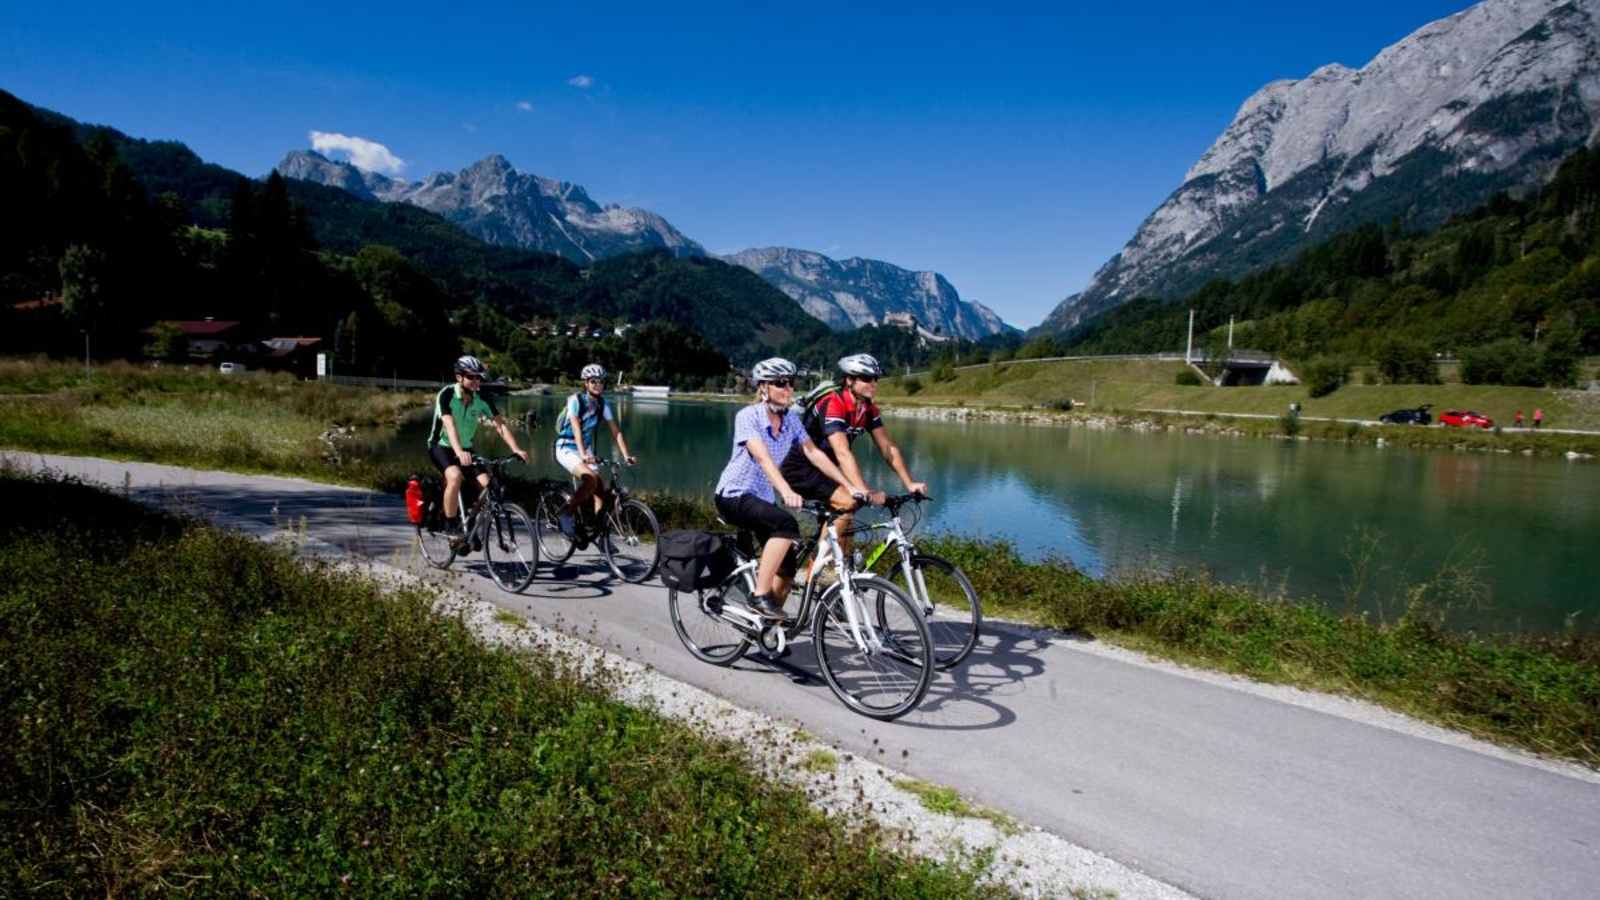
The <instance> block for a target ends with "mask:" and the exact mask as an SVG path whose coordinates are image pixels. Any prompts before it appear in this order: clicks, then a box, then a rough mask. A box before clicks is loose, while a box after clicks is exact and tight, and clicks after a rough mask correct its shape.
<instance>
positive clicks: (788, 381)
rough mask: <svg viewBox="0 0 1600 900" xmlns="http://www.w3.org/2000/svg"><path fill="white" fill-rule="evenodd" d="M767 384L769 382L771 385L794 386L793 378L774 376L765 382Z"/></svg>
mask: <svg viewBox="0 0 1600 900" xmlns="http://www.w3.org/2000/svg"><path fill="white" fill-rule="evenodd" d="M767 384H770V385H772V386H773V387H781V388H792V387H794V379H793V378H774V379H772V380H771V381H769V382H767Z"/></svg>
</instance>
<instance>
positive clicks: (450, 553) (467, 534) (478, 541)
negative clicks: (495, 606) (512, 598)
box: [417, 456, 539, 593]
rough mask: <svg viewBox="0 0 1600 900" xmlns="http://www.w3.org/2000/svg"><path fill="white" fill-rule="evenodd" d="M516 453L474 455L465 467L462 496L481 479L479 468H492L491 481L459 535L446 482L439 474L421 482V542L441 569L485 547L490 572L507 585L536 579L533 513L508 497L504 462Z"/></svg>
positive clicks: (516, 589)
mask: <svg viewBox="0 0 1600 900" xmlns="http://www.w3.org/2000/svg"><path fill="white" fill-rule="evenodd" d="M516 461H517V457H515V456H505V457H500V458H498V459H485V458H484V457H481V456H474V457H473V458H472V465H470V466H466V467H464V468H463V469H462V475H463V476H464V477H463V479H462V482H463V483H462V488H461V489H462V495H463V496H462V497H461V500H462V502H465V500H466V496H465V495H466V493H467V491H468V490H470V489H472V488H476V487H477V486H478V485H477V473H478V472H479V471H485V472H488V473H489V487H488V488H486V489H483V490H481V491H479V493H478V496H477V499H475V500H474V501H473V503H472V506H471V508H470V509H468V510H467V520H466V524H465V526H464V527H463V529H462V534H461V535H460V536H459V537H458V538H452V537H451V535H450V533H449V531H448V530H447V529H446V526H447V524H448V523H447V522H446V520H445V515H444V485H443V483H442V482H440V481H439V479H437V478H429V479H426V480H424V481H423V483H422V495H423V501H422V503H423V505H422V522H421V523H419V524H418V525H417V547H418V548H419V549H420V550H421V551H422V558H423V559H426V560H427V561H428V564H429V565H431V566H433V567H434V568H437V569H447V568H449V567H450V564H451V563H452V562H454V561H455V558H456V557H457V556H465V555H466V554H468V553H474V552H477V551H479V550H482V551H483V558H484V561H485V562H487V563H488V566H489V577H491V578H493V579H494V583H495V584H498V585H500V587H501V588H502V589H504V590H507V591H511V592H512V593H520V592H521V591H523V590H524V589H525V588H527V586H528V584H529V583H530V582H532V581H533V574H534V572H535V570H537V569H538V567H539V540H538V532H537V530H536V529H535V528H534V527H533V519H531V518H529V516H528V513H527V511H526V510H524V509H523V508H522V507H520V506H518V505H517V504H515V503H512V502H510V501H508V500H507V499H506V478H505V467H506V466H507V465H508V464H510V463H513V462H516Z"/></svg>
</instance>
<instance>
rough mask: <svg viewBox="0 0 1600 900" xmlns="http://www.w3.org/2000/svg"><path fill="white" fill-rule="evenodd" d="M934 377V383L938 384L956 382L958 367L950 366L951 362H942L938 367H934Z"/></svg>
mask: <svg viewBox="0 0 1600 900" xmlns="http://www.w3.org/2000/svg"><path fill="white" fill-rule="evenodd" d="M932 376H933V380H934V381H937V382H940V383H943V382H946V381H955V380H956V367H955V366H952V365H950V361H949V360H945V361H944V362H941V363H939V364H938V365H936V366H934V367H933V372H932Z"/></svg>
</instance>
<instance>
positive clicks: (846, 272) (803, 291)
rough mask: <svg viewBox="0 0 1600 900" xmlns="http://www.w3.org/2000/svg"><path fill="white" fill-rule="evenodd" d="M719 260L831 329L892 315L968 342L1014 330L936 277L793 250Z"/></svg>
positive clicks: (745, 253)
mask: <svg viewBox="0 0 1600 900" xmlns="http://www.w3.org/2000/svg"><path fill="white" fill-rule="evenodd" d="M723 259H724V260H725V261H727V262H730V263H733V264H734V265H739V266H743V267H745V268H747V269H749V270H750V271H752V272H755V273H756V274H757V275H760V276H761V277H762V278H764V279H765V280H766V281H767V282H768V283H769V284H771V285H773V286H774V287H776V288H778V290H780V291H783V292H784V293H785V294H788V295H789V296H790V297H791V298H793V299H794V301H795V302H796V303H799V304H800V306H801V307H802V308H804V309H805V311H806V312H808V313H810V314H811V315H813V316H815V317H816V318H818V319H821V320H822V321H823V322H825V323H827V325H828V326H829V327H830V328H833V329H835V330H848V329H851V328H859V327H861V326H863V325H878V324H882V322H883V321H884V317H885V316H887V315H889V314H890V313H911V314H912V315H914V316H916V317H917V321H918V322H920V323H922V325H923V326H924V327H925V328H928V329H930V330H937V331H939V332H940V333H942V334H947V335H954V336H958V337H965V338H970V339H972V340H979V339H981V338H985V337H988V336H989V335H992V334H998V333H1000V332H1002V331H1008V330H1010V331H1014V330H1015V329H1013V328H1011V326H1009V325H1006V324H1005V323H1004V322H1002V321H1001V320H1000V317H999V316H998V315H996V314H995V313H994V311H993V310H991V309H989V308H988V307H986V306H984V305H983V304H981V303H974V302H971V301H966V300H962V299H961V295H960V294H958V293H957V292H956V289H955V287H953V286H952V285H951V284H950V282H949V281H947V280H945V278H944V276H942V275H940V274H939V273H937V272H912V271H909V270H907V269H902V268H900V267H899V266H896V265H893V264H891V263H886V262H883V261H881V260H875V259H863V258H861V257H859V256H852V257H850V258H849V259H845V260H834V259H830V258H829V257H827V256H824V255H822V254H821V253H816V252H814V251H811V250H797V249H794V248H792V247H757V248H752V249H749V250H741V251H740V252H738V253H734V254H732V255H729V256H725V257H723Z"/></svg>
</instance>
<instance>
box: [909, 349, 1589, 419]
mask: <svg viewBox="0 0 1600 900" xmlns="http://www.w3.org/2000/svg"><path fill="white" fill-rule="evenodd" d="M1185 368H1186V366H1185V365H1184V364H1183V363H1181V362H1145V361H1137V360H1083V361H1062V362H1042V363H1030V362H1010V363H999V364H994V365H988V366H979V367H976V368H969V369H962V370H959V371H958V372H957V373H956V378H955V380H954V381H948V382H944V383H930V382H928V380H927V379H924V387H923V389H922V391H920V392H919V393H918V394H917V395H916V396H915V397H914V398H908V397H907V396H906V394H905V391H904V390H903V389H901V388H900V386H899V379H897V378H890V379H885V380H884V381H883V383H882V386H881V387H880V389H879V390H880V394H879V395H880V397H881V398H882V399H883V400H884V401H885V402H890V401H892V402H895V403H910V404H981V405H986V406H995V407H1014V408H1028V407H1035V406H1038V407H1043V406H1046V405H1048V404H1049V403H1050V402H1052V401H1055V400H1057V399H1060V398H1062V397H1066V398H1069V399H1072V400H1074V401H1075V402H1077V403H1079V404H1089V403H1090V401H1091V400H1093V406H1092V409H1095V410H1120V411H1127V412H1133V411H1137V410H1143V409H1182V410H1194V411H1197V412H1215V413H1253V414H1257V415H1271V416H1277V415H1280V414H1282V413H1283V412H1284V411H1285V410H1286V409H1287V408H1288V406H1289V403H1290V401H1299V402H1300V404H1301V406H1302V407H1303V409H1302V411H1301V414H1302V415H1305V416H1312V417H1328V418H1357V419H1376V418H1377V417H1378V416H1380V415H1382V414H1384V413H1386V412H1389V411H1390V410H1394V409H1400V408H1403V407H1409V406H1417V405H1418V404H1421V403H1432V404H1433V405H1434V409H1435V412H1439V411H1443V410H1445V409H1473V410H1477V411H1478V412H1481V413H1484V414H1485V415H1488V416H1490V417H1492V418H1493V419H1495V420H1496V421H1497V422H1504V423H1506V424H1509V423H1510V422H1511V420H1512V417H1513V415H1514V414H1515V413H1516V411H1517V410H1518V409H1520V410H1522V412H1523V414H1524V416H1526V417H1528V418H1529V419H1530V420H1531V419H1532V416H1533V411H1534V409H1536V408H1543V409H1544V412H1545V425H1546V426H1547V427H1551V428H1577V429H1587V430H1600V395H1595V396H1592V397H1591V396H1589V395H1590V394H1591V393H1592V392H1588V391H1563V390H1552V389H1549V388H1519V387H1503V386H1500V385H1467V384H1442V385H1405V384H1402V385H1364V384H1347V385H1345V386H1344V387H1341V388H1339V389H1338V390H1337V391H1334V392H1333V393H1332V394H1329V395H1328V396H1326V397H1318V398H1315V399H1313V398H1311V397H1310V396H1309V395H1308V394H1307V392H1306V389H1305V388H1304V387H1302V386H1299V385H1283V386H1274V387H1230V388H1218V387H1210V386H1209V385H1204V386H1199V387H1184V386H1181V385H1178V384H1175V383H1174V378H1175V377H1176V375H1177V373H1178V372H1180V371H1183V370H1184V369H1185ZM1356 380H1358V381H1359V378H1357V379H1356Z"/></svg>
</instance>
